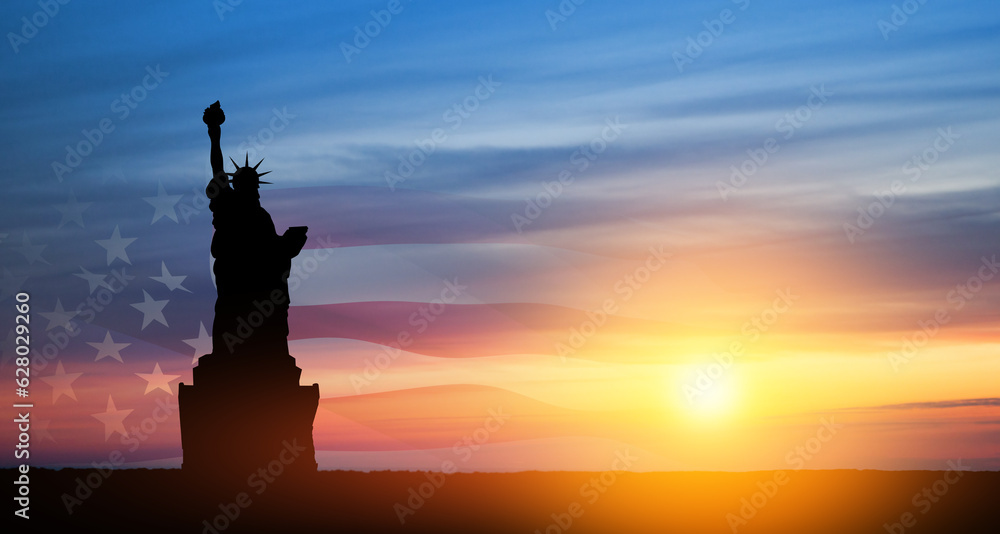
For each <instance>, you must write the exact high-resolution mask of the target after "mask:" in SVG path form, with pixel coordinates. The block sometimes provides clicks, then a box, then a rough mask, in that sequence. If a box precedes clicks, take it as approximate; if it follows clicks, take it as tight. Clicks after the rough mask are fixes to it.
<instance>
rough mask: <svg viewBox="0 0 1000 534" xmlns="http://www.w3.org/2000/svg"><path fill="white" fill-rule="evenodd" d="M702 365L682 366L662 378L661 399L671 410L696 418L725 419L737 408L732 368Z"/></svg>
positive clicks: (694, 419)
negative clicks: (671, 375)
mask: <svg viewBox="0 0 1000 534" xmlns="http://www.w3.org/2000/svg"><path fill="white" fill-rule="evenodd" d="M712 371H715V369H712V368H706V367H704V366H698V365H692V366H685V367H683V368H682V369H680V372H678V373H675V374H673V377H672V379H670V380H666V381H665V385H666V386H667V392H666V395H665V398H664V401H665V402H668V403H670V404H671V405H672V406H671V407H672V409H673V411H676V412H679V413H681V414H683V415H684V416H685V417H686V418H687V419H690V420H692V421H696V422H706V423H709V422H717V421H720V420H724V419H728V418H729V417H731V416H733V415H735V414H736V413H737V412H738V411H739V410H738V408H739V395H738V393H739V387H738V383H737V376H736V370H735V369H733V368H730V369H726V370H724V371H723V372H721V373H720V372H712Z"/></svg>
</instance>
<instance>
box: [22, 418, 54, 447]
mask: <svg viewBox="0 0 1000 534" xmlns="http://www.w3.org/2000/svg"><path fill="white" fill-rule="evenodd" d="M49 423H51V421H49V420H48V419H38V420H36V421H32V422H31V429H30V430H28V432H29V433H30V434H31V437H32V438H34V439H37V440H43V439H47V440H49V441H51V442H53V443H55V441H56V438H54V437H52V433H51V432H49Z"/></svg>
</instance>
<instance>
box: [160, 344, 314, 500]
mask: <svg viewBox="0 0 1000 534" xmlns="http://www.w3.org/2000/svg"><path fill="white" fill-rule="evenodd" d="M300 374H301V369H299V368H298V367H296V366H295V359H294V358H292V357H291V356H287V355H286V356H282V357H279V358H273V359H259V360H255V359H242V360H239V361H237V360H235V359H231V358H225V357H219V356H218V355H211V354H209V355H205V356H202V357H201V358H200V359H199V360H198V366H197V367H195V369H194V382H195V383H194V384H193V385H185V384H181V385H180V390H179V392H178V395H177V402H178V404H179V407H180V419H181V446H182V447H183V449H184V460H183V464H182V469H183V470H184V471H185V472H187V473H190V474H194V475H197V476H198V477H199V479H202V480H206V481H215V482H218V483H222V484H226V485H229V484H233V483H241V481H246V483H247V484H252V483H253V482H254V477H257V479H258V480H260V479H261V477H263V475H264V474H266V475H267V476H268V477H271V478H277V477H289V476H293V475H294V474H299V475H301V474H306V473H315V472H316V469H317V465H316V450H315V447H314V446H313V439H312V428H313V426H312V425H313V420H314V419H315V417H316V410H317V408H318V406H319V385H318V384H313V385H311V386H300V385H299V384H298V380H299V376H300ZM261 470H263V472H261ZM264 480H266V478H264Z"/></svg>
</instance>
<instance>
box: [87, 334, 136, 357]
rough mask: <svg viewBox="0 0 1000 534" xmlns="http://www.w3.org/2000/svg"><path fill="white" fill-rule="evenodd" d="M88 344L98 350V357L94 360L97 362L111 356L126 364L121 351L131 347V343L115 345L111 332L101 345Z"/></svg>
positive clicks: (106, 335)
mask: <svg viewBox="0 0 1000 534" xmlns="http://www.w3.org/2000/svg"><path fill="white" fill-rule="evenodd" d="M87 344H88V345H90V346H91V347H94V348H95V349H97V357H96V358H94V361H95V362H96V361H100V360H101V358H107V357H109V356H110V357H112V358H114V359H116V360H118V361H120V362H122V363H125V362H124V361H122V355H121V350H122V349H124V348H125V347H127V346H129V345H131V343H115V340H113V339H111V331H110V330H108V331H107V332H106V333H105V334H104V341H102V342H100V343H94V342H92V341H88V342H87Z"/></svg>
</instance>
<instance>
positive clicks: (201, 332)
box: [181, 321, 212, 363]
mask: <svg viewBox="0 0 1000 534" xmlns="http://www.w3.org/2000/svg"><path fill="white" fill-rule="evenodd" d="M181 341H183V342H185V343H187V344H188V345H191V346H192V347H193V348H194V360H192V361H191V363H198V358H200V357H202V356H204V355H205V354H211V353H212V336H210V335H208V331H206V330H205V323H204V322H202V321H199V322H198V337H196V338H194V339H183V340H181Z"/></svg>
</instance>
